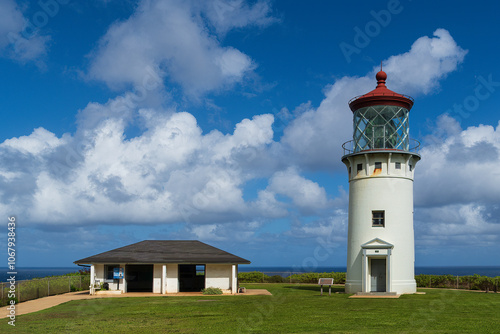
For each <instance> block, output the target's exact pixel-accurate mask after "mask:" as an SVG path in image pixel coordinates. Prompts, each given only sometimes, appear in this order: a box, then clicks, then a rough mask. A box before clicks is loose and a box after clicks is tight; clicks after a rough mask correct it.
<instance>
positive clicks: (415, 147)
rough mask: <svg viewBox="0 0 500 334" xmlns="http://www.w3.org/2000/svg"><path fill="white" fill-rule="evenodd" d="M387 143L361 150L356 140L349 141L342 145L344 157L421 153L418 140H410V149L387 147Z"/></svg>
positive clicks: (382, 142) (383, 142)
mask: <svg viewBox="0 0 500 334" xmlns="http://www.w3.org/2000/svg"><path fill="white" fill-rule="evenodd" d="M385 143H386V141H381V145H375V146H374V147H372V146H368V145H367V146H365V147H364V148H360V146H359V144H358V143H357V142H356V141H354V140H349V141H347V142H345V143H344V144H343V145H342V149H343V150H344V156H346V155H351V154H355V153H368V152H370V153H376V152H410V153H416V154H418V153H419V152H420V142H419V141H418V140H416V139H411V138H410V139H409V145H408V149H403V148H400V147H398V148H394V147H393V146H392V145H385Z"/></svg>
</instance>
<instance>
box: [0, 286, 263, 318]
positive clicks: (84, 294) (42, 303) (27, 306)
mask: <svg viewBox="0 0 500 334" xmlns="http://www.w3.org/2000/svg"><path fill="white" fill-rule="evenodd" d="M257 295H271V293H270V292H269V291H267V290H265V289H247V291H246V292H245V293H238V294H236V296H257ZM163 296H165V297H170V296H171V297H179V296H192V297H194V296H200V297H202V296H204V295H203V294H202V293H201V292H180V293H168V294H165V295H162V294H158V293H150V292H129V293H122V294H117V295H115V294H108V295H106V294H98V295H93V296H91V295H90V294H89V291H78V292H68V293H65V294H62V295H56V296H49V297H43V298H38V299H33V300H28V301H27V302H22V303H19V304H16V316H18V315H23V314H27V313H31V312H37V311H41V310H45V309H47V308H50V307H53V306H56V305H59V304H62V303H65V302H69V301H71V300H80V299H96V298H120V297H163ZM222 296H233V295H230V294H226V295H222ZM205 297H208V296H205ZM210 297H213V296H210ZM8 316H9V310H8V309H7V306H3V307H2V308H1V309H0V319H1V318H6V317H8Z"/></svg>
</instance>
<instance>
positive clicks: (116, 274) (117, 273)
mask: <svg viewBox="0 0 500 334" xmlns="http://www.w3.org/2000/svg"><path fill="white" fill-rule="evenodd" d="M113 278H114V279H123V268H113Z"/></svg>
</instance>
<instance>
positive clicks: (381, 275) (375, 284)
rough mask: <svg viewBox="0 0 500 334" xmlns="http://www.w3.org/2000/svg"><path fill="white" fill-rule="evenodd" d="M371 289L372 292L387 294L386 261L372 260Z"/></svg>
mask: <svg viewBox="0 0 500 334" xmlns="http://www.w3.org/2000/svg"><path fill="white" fill-rule="evenodd" d="M370 262H371V263H370V264H371V272H370V280H371V289H370V291H372V292H386V291H387V290H386V281H387V277H386V261H385V259H371V261H370Z"/></svg>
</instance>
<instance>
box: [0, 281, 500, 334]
mask: <svg viewBox="0 0 500 334" xmlns="http://www.w3.org/2000/svg"><path fill="white" fill-rule="evenodd" d="M245 286H246V287H247V288H266V289H268V290H269V291H270V292H272V293H273V296H202V297H201V296H200V297H149V298H133V297H131V298H106V299H94V300H81V301H73V302H69V303H66V304H62V305H59V306H56V307H54V308H51V309H48V310H44V311H40V312H37V313H32V314H27V315H23V316H19V317H17V318H16V320H17V321H16V327H15V328H12V327H11V326H9V325H8V324H7V319H1V320H0V332H1V333H10V332H12V333H151V334H152V333H419V332H421V333H500V294H494V293H488V294H486V293H480V292H469V291H453V290H437V289H436V290H434V289H422V290H420V291H425V292H426V294H425V295H405V296H401V297H400V298H399V299H348V295H346V294H332V296H328V292H327V293H326V294H324V295H323V296H320V294H319V287H318V286H315V285H298V284H245ZM335 290H337V291H342V290H343V287H342V288H336V289H335Z"/></svg>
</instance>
